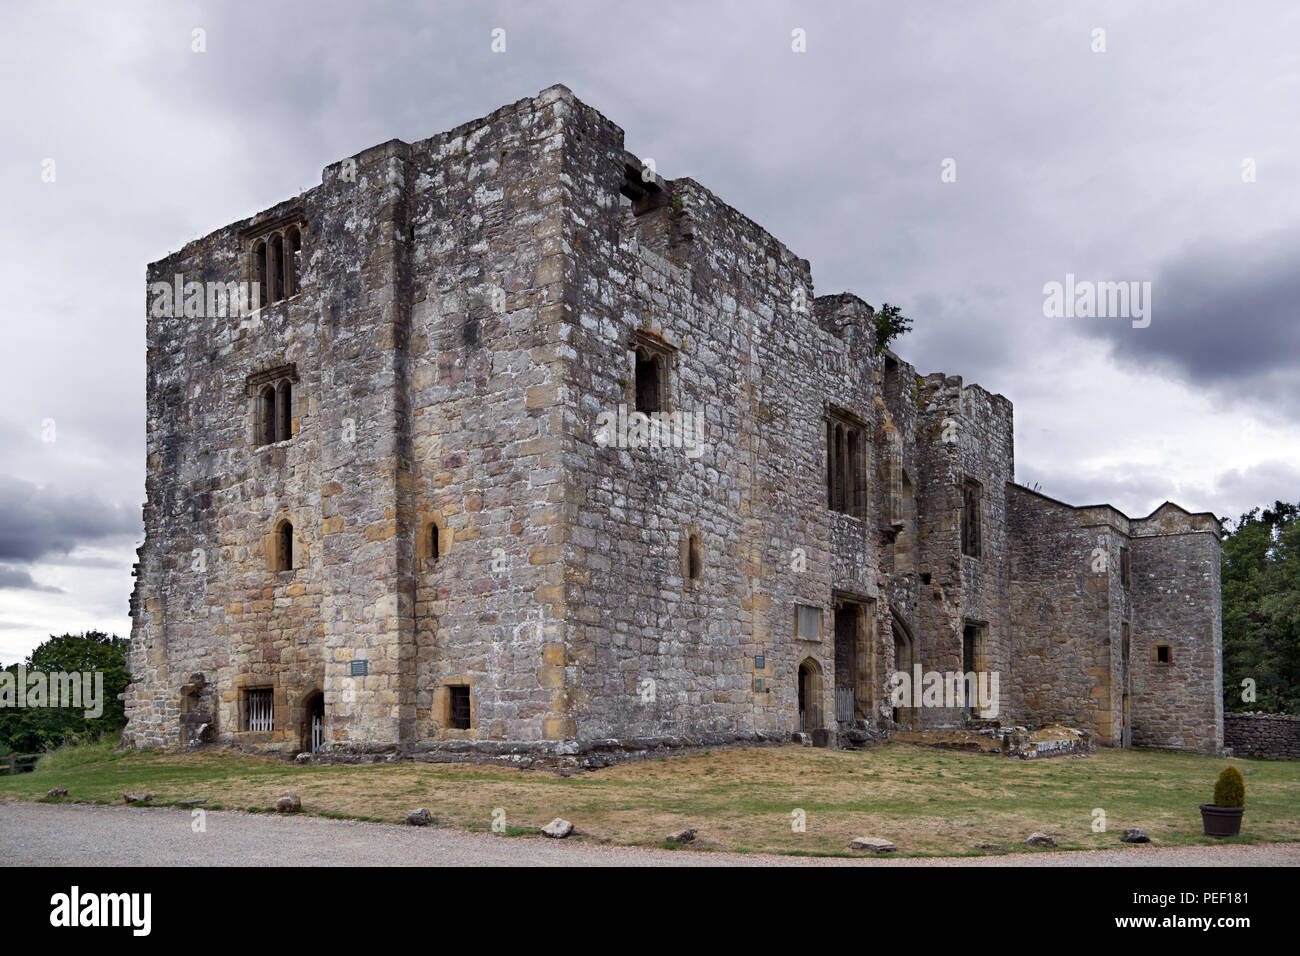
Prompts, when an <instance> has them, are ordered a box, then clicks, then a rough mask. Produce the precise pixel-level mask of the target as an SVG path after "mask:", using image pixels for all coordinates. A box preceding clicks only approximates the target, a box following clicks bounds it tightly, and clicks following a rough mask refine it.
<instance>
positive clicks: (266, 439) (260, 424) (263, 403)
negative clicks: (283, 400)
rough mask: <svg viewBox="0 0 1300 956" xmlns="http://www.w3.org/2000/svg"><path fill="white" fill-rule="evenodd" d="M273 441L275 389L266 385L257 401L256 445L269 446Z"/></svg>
mask: <svg viewBox="0 0 1300 956" xmlns="http://www.w3.org/2000/svg"><path fill="white" fill-rule="evenodd" d="M273 441H275V389H274V388H272V387H271V386H270V385H268V386H267V387H266V388H264V389H262V392H261V394H260V395H259V396H258V401H257V443H258V444H259V445H269V444H271V442H273Z"/></svg>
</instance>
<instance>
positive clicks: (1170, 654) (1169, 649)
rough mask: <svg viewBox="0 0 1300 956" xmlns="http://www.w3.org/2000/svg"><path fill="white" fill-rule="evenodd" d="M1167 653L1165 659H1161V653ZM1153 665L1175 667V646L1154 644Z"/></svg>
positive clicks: (1152, 648) (1152, 647)
mask: <svg viewBox="0 0 1300 956" xmlns="http://www.w3.org/2000/svg"><path fill="white" fill-rule="evenodd" d="M1162 650H1163V651H1165V659H1164V660H1163V661H1162V660H1161V659H1160V652H1161V651H1162ZM1151 663H1152V664H1154V665H1155V666H1156V667H1173V666H1174V645H1172V644H1152V645H1151Z"/></svg>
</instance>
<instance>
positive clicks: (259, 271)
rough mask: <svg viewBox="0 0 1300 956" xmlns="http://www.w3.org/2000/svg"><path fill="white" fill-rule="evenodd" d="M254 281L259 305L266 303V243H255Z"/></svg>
mask: <svg viewBox="0 0 1300 956" xmlns="http://www.w3.org/2000/svg"><path fill="white" fill-rule="evenodd" d="M253 281H254V282H256V283H257V307H258V308H259V309H260V308H261V307H262V306H264V305H266V302H267V299H266V243H265V242H263V241H262V240H261V239H259V240H258V241H257V242H255V243H254V244H253Z"/></svg>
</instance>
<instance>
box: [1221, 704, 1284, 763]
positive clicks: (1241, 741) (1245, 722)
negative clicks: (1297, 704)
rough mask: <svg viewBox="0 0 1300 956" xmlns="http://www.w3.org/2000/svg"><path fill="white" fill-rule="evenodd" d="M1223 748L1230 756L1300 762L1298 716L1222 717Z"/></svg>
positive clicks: (1245, 715)
mask: <svg viewBox="0 0 1300 956" xmlns="http://www.w3.org/2000/svg"><path fill="white" fill-rule="evenodd" d="M1223 745H1224V746H1225V747H1230V748H1231V749H1232V754H1233V756H1234V757H1257V758H1259V759H1262V760H1300V716H1288V715H1286V714H1224V715H1223Z"/></svg>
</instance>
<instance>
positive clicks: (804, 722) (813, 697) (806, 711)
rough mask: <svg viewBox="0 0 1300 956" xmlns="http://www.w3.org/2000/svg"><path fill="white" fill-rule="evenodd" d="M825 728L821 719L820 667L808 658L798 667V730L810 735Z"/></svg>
mask: <svg viewBox="0 0 1300 956" xmlns="http://www.w3.org/2000/svg"><path fill="white" fill-rule="evenodd" d="M824 726H825V722H824V721H823V719H822V667H821V665H820V664H818V663H817V661H816V660H814V659H813V658H811V657H809V658H807V659H806V660H805V661H804V662H803V663H802V664H800V665H799V730H800V731H802V732H804V733H811V732H812V731H814V730H821V729H822V727H824Z"/></svg>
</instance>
